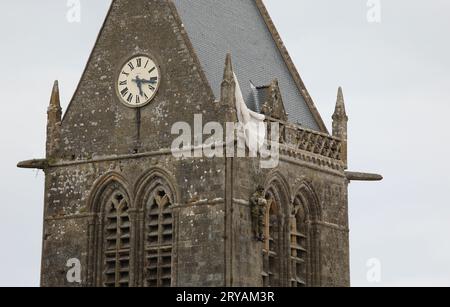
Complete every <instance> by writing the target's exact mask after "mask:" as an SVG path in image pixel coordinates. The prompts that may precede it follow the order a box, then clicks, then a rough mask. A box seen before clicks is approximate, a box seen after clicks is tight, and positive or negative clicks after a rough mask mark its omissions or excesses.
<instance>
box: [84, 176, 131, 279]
mask: <svg viewBox="0 0 450 307" xmlns="http://www.w3.org/2000/svg"><path fill="white" fill-rule="evenodd" d="M126 186H127V184H126V182H125V180H123V178H122V177H121V176H120V175H119V174H116V173H111V174H108V175H106V176H104V177H102V178H100V179H99V180H98V181H97V183H96V185H94V187H93V193H92V194H91V196H90V199H89V202H88V204H89V209H90V211H91V212H92V213H93V218H92V220H91V222H90V223H89V250H88V270H87V271H88V281H89V284H90V285H92V286H99V287H129V286H132V282H133V281H132V275H133V274H132V269H133V265H134V263H133V245H134V242H133V238H134V236H133V230H134V226H133V223H132V221H131V218H130V210H131V204H132V200H131V199H130V196H129V195H130V194H129V193H128V191H127V189H126Z"/></svg>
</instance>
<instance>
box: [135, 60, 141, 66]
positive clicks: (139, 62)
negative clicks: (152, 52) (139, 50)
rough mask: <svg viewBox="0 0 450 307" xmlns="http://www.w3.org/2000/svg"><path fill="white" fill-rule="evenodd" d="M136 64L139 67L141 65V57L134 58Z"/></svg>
mask: <svg viewBox="0 0 450 307" xmlns="http://www.w3.org/2000/svg"><path fill="white" fill-rule="evenodd" d="M136 65H137V67H141V66H142V59H141V58H138V59H137V60H136Z"/></svg>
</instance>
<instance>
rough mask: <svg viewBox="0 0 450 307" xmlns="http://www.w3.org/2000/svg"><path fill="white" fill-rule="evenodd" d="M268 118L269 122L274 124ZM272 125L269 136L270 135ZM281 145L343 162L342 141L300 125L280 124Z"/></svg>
mask: <svg viewBox="0 0 450 307" xmlns="http://www.w3.org/2000/svg"><path fill="white" fill-rule="evenodd" d="M274 121H277V120H273V119H270V118H268V122H269V123H270V122H274ZM270 129H271V128H270V124H269V125H268V130H269V131H268V135H270ZM279 143H280V144H283V145H285V146H287V147H290V148H293V149H297V150H302V151H307V152H310V153H313V154H317V155H320V156H323V157H326V158H330V159H334V160H341V147H342V141H341V140H340V139H339V138H336V137H333V136H331V135H328V134H326V133H322V132H317V131H314V130H310V129H307V128H304V127H301V126H299V125H293V124H290V123H284V122H280V140H279Z"/></svg>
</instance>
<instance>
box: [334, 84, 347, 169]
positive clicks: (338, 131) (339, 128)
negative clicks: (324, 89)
mask: <svg viewBox="0 0 450 307" xmlns="http://www.w3.org/2000/svg"><path fill="white" fill-rule="evenodd" d="M347 123H348V116H347V112H346V111H345V101H344V94H343V91H342V88H341V87H339V89H338V94H337V100H336V108H335V110H334V114H333V136H334V137H337V138H339V139H341V141H342V146H341V159H342V161H343V162H344V164H345V168H347Z"/></svg>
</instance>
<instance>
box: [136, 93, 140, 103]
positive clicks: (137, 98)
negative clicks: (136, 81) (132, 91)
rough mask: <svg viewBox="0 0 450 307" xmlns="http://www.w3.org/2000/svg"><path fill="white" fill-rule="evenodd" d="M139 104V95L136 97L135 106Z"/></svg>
mask: <svg viewBox="0 0 450 307" xmlns="http://www.w3.org/2000/svg"><path fill="white" fill-rule="evenodd" d="M140 103H141V99H140V98H139V95H137V96H136V104H140Z"/></svg>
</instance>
